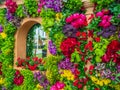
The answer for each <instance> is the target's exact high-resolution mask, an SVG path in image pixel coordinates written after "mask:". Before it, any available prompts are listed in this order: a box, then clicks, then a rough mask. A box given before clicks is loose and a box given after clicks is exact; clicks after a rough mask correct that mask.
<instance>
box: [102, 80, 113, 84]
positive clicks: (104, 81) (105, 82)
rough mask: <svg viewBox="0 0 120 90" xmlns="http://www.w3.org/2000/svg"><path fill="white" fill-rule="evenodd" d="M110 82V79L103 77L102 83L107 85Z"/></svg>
mask: <svg viewBox="0 0 120 90" xmlns="http://www.w3.org/2000/svg"><path fill="white" fill-rule="evenodd" d="M110 82H111V80H109V79H104V80H103V83H104V84H105V85H108V84H109V83H110Z"/></svg>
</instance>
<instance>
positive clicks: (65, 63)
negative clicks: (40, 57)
mask: <svg viewBox="0 0 120 90" xmlns="http://www.w3.org/2000/svg"><path fill="white" fill-rule="evenodd" d="M58 69H59V70H60V69H67V70H71V71H72V72H73V73H74V71H75V67H74V64H73V63H72V62H71V61H70V59H69V58H65V59H63V60H62V61H60V62H59V63H58Z"/></svg>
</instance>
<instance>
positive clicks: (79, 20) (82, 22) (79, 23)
mask: <svg viewBox="0 0 120 90" xmlns="http://www.w3.org/2000/svg"><path fill="white" fill-rule="evenodd" d="M76 23H77V24H78V25H79V26H82V25H83V24H84V21H83V20H82V19H81V18H80V19H78V20H76Z"/></svg>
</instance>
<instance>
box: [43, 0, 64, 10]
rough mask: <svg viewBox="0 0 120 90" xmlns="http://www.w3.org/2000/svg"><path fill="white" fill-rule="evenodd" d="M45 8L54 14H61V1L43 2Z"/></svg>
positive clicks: (49, 0) (48, 0) (47, 0)
mask: <svg viewBox="0 0 120 90" xmlns="http://www.w3.org/2000/svg"><path fill="white" fill-rule="evenodd" d="M44 6H45V8H50V9H53V10H54V11H55V12H61V9H62V0H45V5H44Z"/></svg>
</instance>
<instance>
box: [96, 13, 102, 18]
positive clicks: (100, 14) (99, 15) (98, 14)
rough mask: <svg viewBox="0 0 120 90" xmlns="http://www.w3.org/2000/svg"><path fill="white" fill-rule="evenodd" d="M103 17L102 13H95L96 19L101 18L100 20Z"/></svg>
mask: <svg viewBox="0 0 120 90" xmlns="http://www.w3.org/2000/svg"><path fill="white" fill-rule="evenodd" d="M103 15H104V14H103V12H97V13H96V17H101V18H102V17H103Z"/></svg>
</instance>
